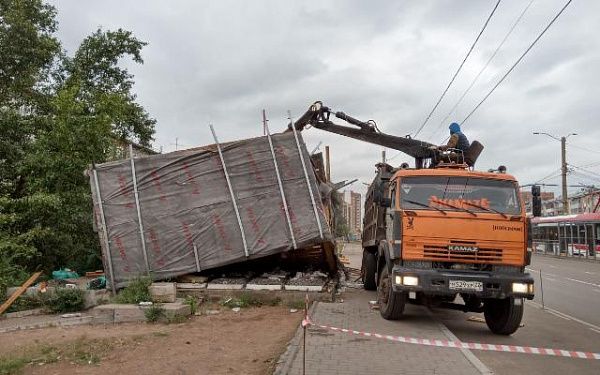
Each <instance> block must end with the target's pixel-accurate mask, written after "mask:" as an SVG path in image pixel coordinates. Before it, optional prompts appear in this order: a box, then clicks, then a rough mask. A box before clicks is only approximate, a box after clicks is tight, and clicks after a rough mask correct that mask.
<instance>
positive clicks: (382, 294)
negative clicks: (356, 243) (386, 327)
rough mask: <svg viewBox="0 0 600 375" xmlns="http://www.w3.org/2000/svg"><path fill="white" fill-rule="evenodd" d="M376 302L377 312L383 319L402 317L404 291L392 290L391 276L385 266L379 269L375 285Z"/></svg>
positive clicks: (404, 299)
mask: <svg viewBox="0 0 600 375" xmlns="http://www.w3.org/2000/svg"><path fill="white" fill-rule="evenodd" d="M377 302H378V303H379V313H380V314H381V316H382V317H383V318H384V319H387V320H398V319H400V318H401V317H402V313H403V312H404V305H406V293H404V292H394V290H393V288H392V278H391V277H390V275H389V270H388V268H387V267H383V268H382V270H381V275H380V277H379V284H378V285H377Z"/></svg>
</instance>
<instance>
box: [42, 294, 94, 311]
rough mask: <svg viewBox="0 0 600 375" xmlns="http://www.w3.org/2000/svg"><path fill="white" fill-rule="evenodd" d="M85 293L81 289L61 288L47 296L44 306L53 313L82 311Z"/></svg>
mask: <svg viewBox="0 0 600 375" xmlns="http://www.w3.org/2000/svg"><path fill="white" fill-rule="evenodd" d="M83 295H84V291H83V290H81V289H67V288H59V289H56V290H55V291H54V293H52V294H50V295H49V296H48V297H47V299H46V301H45V302H44V306H45V307H46V308H47V309H48V310H49V311H51V312H53V313H69V312H75V311H81V310H82V309H83V305H84V303H85V300H84V296H83Z"/></svg>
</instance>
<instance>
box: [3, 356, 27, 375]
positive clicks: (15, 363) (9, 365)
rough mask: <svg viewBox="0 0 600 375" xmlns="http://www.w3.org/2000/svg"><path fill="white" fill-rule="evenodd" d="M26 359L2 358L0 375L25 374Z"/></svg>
mask: <svg viewBox="0 0 600 375" xmlns="http://www.w3.org/2000/svg"><path fill="white" fill-rule="evenodd" d="M27 362H28V361H27V359H26V358H0V375H13V374H20V373H22V372H23V368H24V367H25V365H26V364H27Z"/></svg>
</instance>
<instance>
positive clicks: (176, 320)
mask: <svg viewBox="0 0 600 375" xmlns="http://www.w3.org/2000/svg"><path fill="white" fill-rule="evenodd" d="M186 321H187V316H183V315H179V314H169V315H167V324H181V323H185V322H186Z"/></svg>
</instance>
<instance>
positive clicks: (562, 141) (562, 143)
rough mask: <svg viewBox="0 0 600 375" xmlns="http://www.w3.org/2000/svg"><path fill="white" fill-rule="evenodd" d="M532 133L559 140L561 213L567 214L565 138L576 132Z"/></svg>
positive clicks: (568, 211)
mask: <svg viewBox="0 0 600 375" xmlns="http://www.w3.org/2000/svg"><path fill="white" fill-rule="evenodd" d="M533 134H534V135H547V136H548V137H550V138H552V139H555V140H557V141H559V142H560V156H561V158H560V159H561V162H560V171H561V176H562V205H563V214H564V215H568V214H569V213H570V210H569V196H568V191H567V172H568V168H567V138H569V137H570V136H572V135H577V133H569V134H567V135H566V136H562V137H560V138H558V137H556V136H554V135H552V134H548V133H545V132H533Z"/></svg>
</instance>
